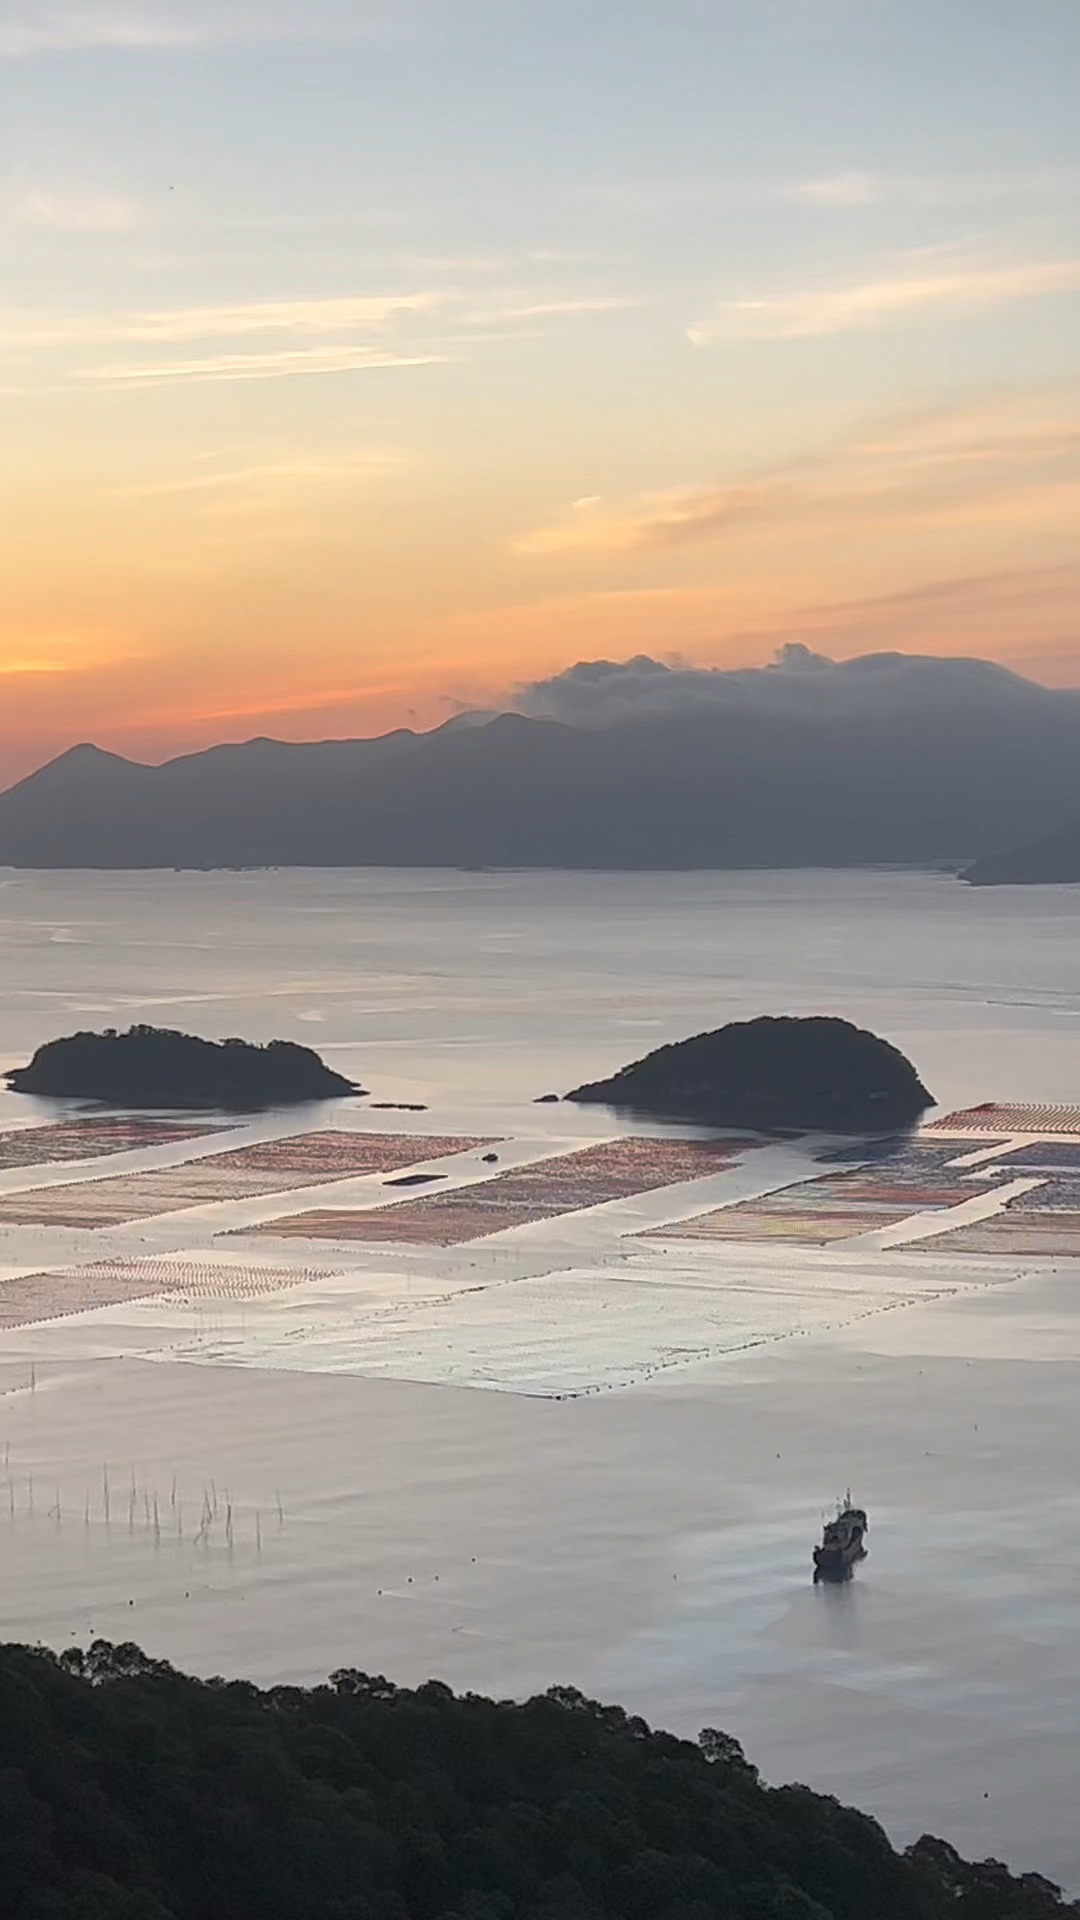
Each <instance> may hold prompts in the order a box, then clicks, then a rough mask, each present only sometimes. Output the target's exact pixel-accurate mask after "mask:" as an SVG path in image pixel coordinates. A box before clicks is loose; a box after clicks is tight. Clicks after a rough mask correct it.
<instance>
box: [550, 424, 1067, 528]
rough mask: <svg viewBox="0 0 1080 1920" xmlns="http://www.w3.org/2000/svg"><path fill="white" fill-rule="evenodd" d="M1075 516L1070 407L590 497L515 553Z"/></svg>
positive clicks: (884, 432)
mask: <svg viewBox="0 0 1080 1920" xmlns="http://www.w3.org/2000/svg"><path fill="white" fill-rule="evenodd" d="M1078 505H1080V395H1077V394H1076V393H1074V392H1071V391H1070V392H1069V393H1067V394H1056V395H1053V396H1049V397H1046V396H1042V397H1039V396H1036V397H1026V396H1020V397H1018V398H1016V399H1011V400H1010V399H1001V400H999V401H997V402H996V403H994V402H991V403H987V404H985V405H983V406H970V407H958V408H949V409H939V410H936V411H930V412H926V413H922V414H918V415H913V416H909V417H908V418H906V419H902V420H899V421H890V422H886V423H885V424H884V425H883V426H882V427H880V428H879V429H877V430H875V431H873V432H870V433H867V434H864V435H861V436H858V437H855V438H853V439H851V440H850V441H847V442H845V443H844V444H842V445H840V446H838V447H836V448H834V449H831V450H828V451H826V452H824V453H821V454H819V455H817V456H815V457H811V458H808V459H802V460H795V461H791V462H790V463H788V464H787V465H786V466H784V467H780V468H777V469H776V470H774V471H772V472H769V473H764V474H758V475H751V476H750V477H749V478H747V479H744V480H737V481H733V482H727V483H724V484H717V485H711V486H710V485H706V486H689V487H681V488H672V489H668V490H666V491H663V492H656V493H647V494H641V495H638V496H637V497H636V498H633V499H629V500H626V499H623V500H618V499H616V500H606V499H603V498H601V497H596V496H594V497H590V498H588V499H583V500H579V501H577V502H575V504H574V507H573V509H572V510H571V512H570V514H569V515H568V516H567V517H565V518H564V519H562V520H559V521H556V522H554V523H553V524H551V525H549V526H544V527H539V528H536V529H534V530H533V531H531V532H529V533H527V534H525V535H524V536H523V537H522V538H521V539H520V540H518V541H517V542H516V551H517V552H518V553H520V554H524V555H546V554H573V553H580V554H583V555H584V554H589V553H597V554H605V553H607V554H610V553H627V554H628V553H647V552H650V551H658V550H662V549H665V548H673V547H681V546H688V545H696V544H702V543H705V542H709V541H717V540H721V539H725V538H727V537H729V536H731V535H733V534H736V533H738V532H740V531H742V530H751V531H752V530H753V528H754V526H755V525H764V526H769V527H772V526H775V525H779V524H784V525H791V526H793V527H796V526H799V525H809V526H818V527H821V528H822V529H824V528H826V527H829V526H843V525H849V524H850V523H851V522H852V521H862V522H870V521H873V522H876V523H877V524H879V525H881V526H888V525H905V524H912V523H919V522H925V523H928V524H930V523H934V522H940V521H944V520H955V519H963V518H967V519H974V520H978V519H986V520H993V519H997V518H1000V517H1002V516H1005V517H1012V518H1014V519H1017V520H1019V519H1022V518H1024V517H1025V516H1026V515H1029V514H1030V513H1032V512H1038V511H1046V512H1047V513H1057V514H1058V515H1059V517H1060V514H1061V513H1062V512H1064V511H1071V510H1075V509H1076V507H1077V506H1078Z"/></svg>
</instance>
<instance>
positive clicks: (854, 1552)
mask: <svg viewBox="0 0 1080 1920" xmlns="http://www.w3.org/2000/svg"><path fill="white" fill-rule="evenodd" d="M868 1527H869V1522H868V1520H867V1518H866V1514H865V1513H864V1511H863V1509H862V1507H856V1506H854V1505H853V1504H852V1499H851V1491H850V1489H849V1490H848V1492H847V1493H846V1494H845V1495H844V1498H843V1499H842V1500H839V1501H837V1506H836V1518H835V1519H833V1520H826V1522H825V1528H824V1531H823V1533H822V1536H821V1545H820V1546H819V1547H815V1548H814V1579H815V1580H849V1579H850V1578H851V1571H852V1568H853V1567H854V1566H855V1563H856V1561H858V1560H865V1559H866V1547H865V1545H864V1541H865V1539H866V1534H867V1531H868Z"/></svg>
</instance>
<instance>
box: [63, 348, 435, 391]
mask: <svg viewBox="0 0 1080 1920" xmlns="http://www.w3.org/2000/svg"><path fill="white" fill-rule="evenodd" d="M445 358H446V356H445V354H438V353H394V352H391V351H388V350H385V349H384V350H380V349H379V348H377V347H363V346H357V347H346V346H342V347H294V348H292V349H289V350H286V351H283V352H280V353H219V354H207V355H205V356H204V357H202V358H201V359H194V360H172V361H147V362H145V363H143V364H142V365H139V364H135V365H131V364H127V363H121V364H120V365H117V366H101V367H91V368H89V369H87V371H86V372H85V374H84V376H83V377H84V378H85V379H87V380H97V381H103V382H111V383H112V385H114V386H128V387H162V386H184V385H191V384H193V383H195V382H199V381H208V380H284V379H288V378H291V377H293V376H295V375H297V374H315V373H361V372H364V371H365V370H367V369H372V368H377V367H430V366H436V365H438V364H440V362H442V361H443V360H445Z"/></svg>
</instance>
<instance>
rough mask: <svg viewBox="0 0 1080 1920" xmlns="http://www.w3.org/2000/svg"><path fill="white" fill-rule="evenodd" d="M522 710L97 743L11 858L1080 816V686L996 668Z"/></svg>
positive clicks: (550, 844)
mask: <svg viewBox="0 0 1080 1920" xmlns="http://www.w3.org/2000/svg"><path fill="white" fill-rule="evenodd" d="M515 705H516V709H517V710H516V711H515V712H512V713H505V714H498V715H495V716H486V715H485V716H477V715H464V716H459V718H458V719H456V720H454V721H451V722H450V723H448V725H446V726H445V727H441V728H438V729H436V730H435V731H434V732H433V733H426V734H415V733H411V732H409V731H406V730H402V731H399V732H396V733H392V734H387V735H385V736H383V737H382V738H380V739H377V740H343V741H326V742H322V743H319V744H314V745H311V744H303V745H296V744H287V743H282V742H278V741H272V740H255V741H249V742H247V743H246V744H245V745H242V746H225V747H217V748H213V749H211V750H210V751H208V752H206V753H199V754H192V755H188V756H185V757H184V758H182V759H179V760H173V761H170V762H168V763H167V764H166V765H165V766H163V767H155V768H151V767H144V766H141V765H138V764H136V763H133V762H131V761H126V760H122V759H119V758H118V757H116V756H115V755H111V754H103V753H100V752H98V751H97V750H96V749H94V748H90V747H81V748H76V749H74V750H73V751H72V752H71V753H69V754H66V755H63V756H62V757H61V758H60V759H59V760H57V761H54V762H52V763H51V765H50V766H48V767H46V768H43V769H42V770H41V771H40V772H39V773H37V774H34V775H32V776H31V777H30V778H29V779H28V780H24V781H22V782H21V783H20V784H19V785H18V786H17V787H13V788H12V789H11V790H10V791H9V792H8V793H7V794H4V795H2V796H0V862H3V863H7V864H13V865H22V866H57V867H77V866H91V867H95V866H96V867H138V866H244V865H252V866H255V865H304V866H321V865H326V866H339V865H391V866H465V867H476V866H563V867H621V868H657V867H660V868H662V867H671V868H689V867H714V868H723V867H751V866H815V865H820V866H846V865H860V864H868V863H869V864H878V863H911V864H926V863H932V864H943V865H946V864H950V863H955V864H956V865H963V864H965V863H966V862H968V861H972V860H976V859H978V858H980V857H982V856H984V855H989V854H994V853H996V852H998V851H999V850H1000V849H1002V848H1003V847H1010V846H1016V845H1021V844H1023V843H1024V842H1025V841H1030V840H1036V839H1038V838H1040V837H1041V836H1042V835H1045V834H1047V833H1052V832H1054V831H1056V830H1058V829H1060V827H1061V826H1062V824H1063V822H1066V821H1068V820H1070V819H1072V818H1074V817H1080V693H1077V692H1072V691H1064V692H1060V691H1053V690H1051V689H1049V688H1046V687H1041V686H1037V685H1036V684H1034V683H1033V682H1031V681H1027V680H1024V679H1022V678H1021V677H1020V676H1018V675H1016V674H1013V673H1009V672H1007V671H1006V670H1005V669H1004V668H1001V667H997V666H994V665H992V664H990V663H988V662H986V661H982V660H960V659H937V658H920V657H918V656H915V655H904V654H877V655H870V656H866V657H864V658H862V659H858V660H849V661H845V662H843V663H839V664H837V663H834V662H832V661H829V660H826V659H823V658H822V657H821V656H820V655H816V654H813V653H810V652H809V651H808V650H807V649H806V648H804V647H798V646H790V647H786V648H784V649H782V651H781V652H780V654H779V655H778V656H777V659H776V660H775V662H774V663H773V664H772V665H770V666H767V667H762V668H746V669H737V670H734V671H726V670H720V669H709V668H697V667H686V666H678V665H676V666H667V665H664V664H663V663H661V662H659V661H655V660H650V659H648V658H646V657H644V656H642V657H639V658H637V659H631V660H627V661H624V662H611V661H598V662H579V663H578V664H577V665H576V666H573V667H570V668H569V669H567V671H566V672H565V673H561V674H558V675H556V676H554V677H553V678H552V679H550V680H545V681H541V682H537V683H535V684H534V685H532V686H529V687H526V688H523V689H521V690H520V692H519V694H518V696H517V699H516V702H515Z"/></svg>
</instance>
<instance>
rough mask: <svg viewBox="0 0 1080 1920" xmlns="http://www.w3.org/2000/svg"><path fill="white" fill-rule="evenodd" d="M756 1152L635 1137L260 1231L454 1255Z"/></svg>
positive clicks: (744, 1145)
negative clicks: (398, 1200)
mask: <svg viewBox="0 0 1080 1920" xmlns="http://www.w3.org/2000/svg"><path fill="white" fill-rule="evenodd" d="M758 1145H760V1142H758V1141H753V1140H734V1139H727V1140H664V1139H655V1140H654V1139H646V1138H641V1137H637V1136H634V1137H629V1138H627V1139H624V1140H608V1141H605V1142H604V1143H603V1144H602V1145H600V1146H595V1147H583V1148H581V1149H580V1150H579V1151H578V1152H576V1153H567V1154H562V1155H560V1156H559V1157H558V1158H557V1159H548V1160H541V1161H538V1162H536V1163H535V1164H533V1165H532V1166H528V1167H515V1168H512V1169H510V1170H508V1171H507V1172H506V1173H501V1174H496V1175H495V1177H494V1178H493V1179H491V1180H485V1181H483V1182H480V1183H478V1184H477V1185H475V1186H472V1187H469V1188H467V1189H465V1190H459V1191H457V1192H455V1193H440V1194H433V1195H431V1196H430V1197H429V1198H425V1199H423V1200H413V1201H407V1202H405V1203H404V1204H402V1205H401V1206H397V1207H374V1208H368V1209H365V1210H362V1211H361V1210H359V1209H358V1210H356V1211H353V1210H345V1209H339V1208H335V1209H333V1210H332V1211H330V1210H328V1209H318V1210H312V1211H311V1212H308V1213H301V1214H292V1215H290V1216H289V1217H288V1218H286V1219H282V1220H268V1221H267V1222H266V1224H265V1225H264V1226H262V1227H259V1228H258V1229H257V1231H258V1232H259V1233H260V1234H268V1235H275V1236H278V1237H281V1238H284V1239H290V1240H292V1239H306V1240H356V1241H362V1242H364V1243H365V1244H371V1245H374V1244H379V1243H388V1242H394V1243H398V1244H406V1245H413V1246H434V1247H455V1246H460V1245H462V1244H463V1243H464V1242H465V1241H468V1240H481V1239H486V1238H487V1236H488V1235H489V1234H493V1233H502V1232H504V1231H505V1230H506V1229H507V1228H509V1227H523V1226H529V1225H531V1224H532V1223H534V1222H535V1221H538V1220H552V1219H557V1218H559V1217H560V1216H561V1215H563V1214H567V1213H578V1212H581V1211H583V1210H585V1209H587V1208H590V1207H599V1206H602V1205H604V1204H605V1202H607V1201H610V1200H629V1199H633V1198H634V1197H636V1196H637V1195H639V1194H646V1193H655V1192H656V1191H657V1189H658V1188H661V1187H670V1186H675V1185H678V1184H679V1182H681V1181H683V1180H697V1179H700V1178H701V1177H702V1176H703V1175H705V1174H710V1173H717V1172H719V1171H721V1170H722V1169H723V1168H724V1167H725V1166H727V1165H729V1164H730V1162H731V1161H732V1160H734V1159H736V1158H737V1157H738V1156H739V1155H741V1154H743V1153H745V1152H746V1151H748V1150H749V1149H750V1148H752V1147H755V1146H758Z"/></svg>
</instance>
